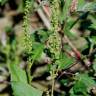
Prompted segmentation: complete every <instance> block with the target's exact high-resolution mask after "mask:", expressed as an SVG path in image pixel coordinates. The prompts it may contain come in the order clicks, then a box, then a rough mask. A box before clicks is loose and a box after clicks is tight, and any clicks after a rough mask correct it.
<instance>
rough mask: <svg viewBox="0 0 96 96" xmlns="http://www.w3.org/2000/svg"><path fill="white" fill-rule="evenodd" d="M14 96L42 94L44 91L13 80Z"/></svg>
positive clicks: (37, 95)
mask: <svg viewBox="0 0 96 96" xmlns="http://www.w3.org/2000/svg"><path fill="white" fill-rule="evenodd" d="M12 89H13V92H14V93H13V94H14V96H42V91H40V90H38V89H35V88H34V87H31V86H30V85H28V84H26V83H22V82H12Z"/></svg>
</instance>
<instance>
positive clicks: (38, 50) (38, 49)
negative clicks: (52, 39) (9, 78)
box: [32, 43, 44, 61]
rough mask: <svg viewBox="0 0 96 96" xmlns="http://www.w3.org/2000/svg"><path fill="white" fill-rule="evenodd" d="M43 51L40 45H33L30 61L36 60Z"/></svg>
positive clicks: (42, 46)
mask: <svg viewBox="0 0 96 96" xmlns="http://www.w3.org/2000/svg"><path fill="white" fill-rule="evenodd" d="M43 49H44V45H43V44H40V43H35V44H34V45H33V51H32V59H33V61H34V60H38V59H39V58H40V57H41V55H42V52H43Z"/></svg>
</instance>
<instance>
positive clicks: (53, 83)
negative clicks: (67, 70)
mask: <svg viewBox="0 0 96 96" xmlns="http://www.w3.org/2000/svg"><path fill="white" fill-rule="evenodd" d="M54 74H55V73H54V70H53V71H52V74H51V77H52V89H51V96H54V85H55V78H54Z"/></svg>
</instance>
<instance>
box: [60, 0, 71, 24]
mask: <svg viewBox="0 0 96 96" xmlns="http://www.w3.org/2000/svg"><path fill="white" fill-rule="evenodd" d="M71 2H72V0H65V4H64V6H63V9H62V12H61V17H60V21H61V22H62V21H65V20H66V19H67V17H68V12H69V7H70V5H71Z"/></svg>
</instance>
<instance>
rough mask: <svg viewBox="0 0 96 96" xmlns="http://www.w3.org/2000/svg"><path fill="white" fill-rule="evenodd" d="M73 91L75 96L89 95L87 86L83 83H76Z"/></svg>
mask: <svg viewBox="0 0 96 96" xmlns="http://www.w3.org/2000/svg"><path fill="white" fill-rule="evenodd" d="M73 91H74V93H75V94H82V95H84V94H86V93H87V86H86V85H85V84H84V82H82V81H78V82H76V84H75V85H74V87H73Z"/></svg>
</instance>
